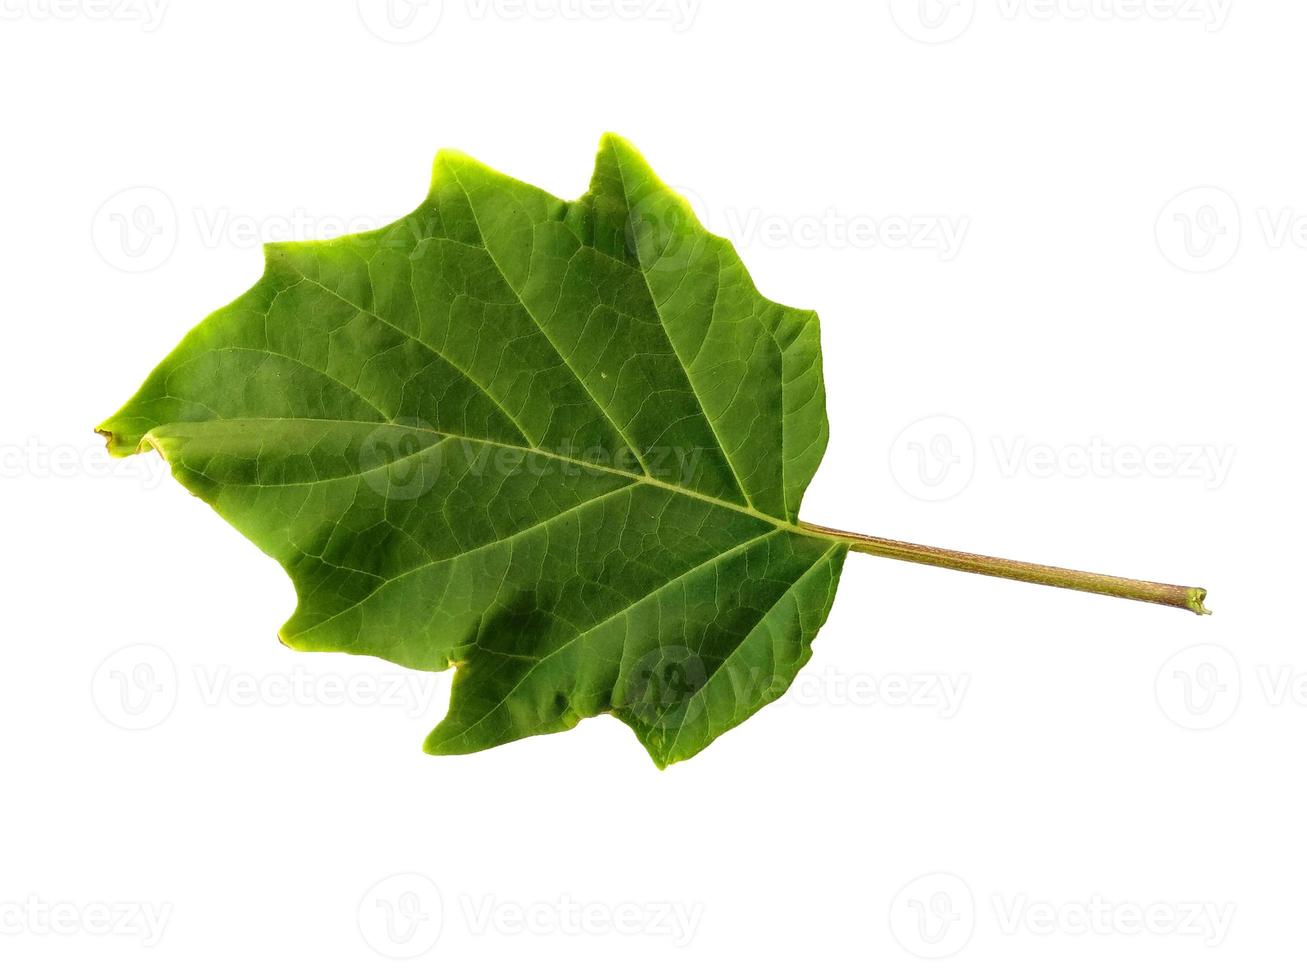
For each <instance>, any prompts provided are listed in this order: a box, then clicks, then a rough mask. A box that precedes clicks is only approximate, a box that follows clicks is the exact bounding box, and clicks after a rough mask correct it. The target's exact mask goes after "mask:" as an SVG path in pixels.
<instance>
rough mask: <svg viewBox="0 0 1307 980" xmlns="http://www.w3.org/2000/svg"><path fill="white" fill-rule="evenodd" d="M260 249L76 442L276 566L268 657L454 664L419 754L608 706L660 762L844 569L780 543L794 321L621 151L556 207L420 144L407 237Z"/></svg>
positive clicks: (699, 742)
mask: <svg viewBox="0 0 1307 980" xmlns="http://www.w3.org/2000/svg"><path fill="white" fill-rule="evenodd" d="M266 257H267V262H266V269H265V271H264V275H263V277H262V278H261V279H260V280H259V281H258V282H257V283H256V284H255V285H254V287H253V288H252V289H250V291H249V292H247V293H245V294H244V295H243V296H241V297H240V298H238V299H237V300H236V301H235V302H233V303H232V304H231V305H230V306H227V307H225V308H224V309H221V310H219V311H217V312H216V313H214V314H212V315H211V316H209V317H208V318H207V319H206V320H204V321H203V322H202V323H201V324H200V325H199V326H197V327H196V328H195V329H194V330H192V331H191V332H190V334H188V335H187V336H186V338H185V339H184V340H183V341H182V342H181V344H180V345H179V346H178V347H177V349H176V350H174V351H173V352H172V353H171V354H170V355H168V357H167V358H165V359H164V361H163V362H162V363H161V364H160V365H159V366H158V367H157V368H156V369H155V370H154V371H153V373H151V374H150V376H149V377H148V379H147V380H146V381H145V383H144V385H143V386H142V387H141V389H140V391H139V392H137V394H136V395H135V396H133V397H132V398H131V399H130V400H129V401H128V402H127V404H126V405H124V406H123V407H122V408H121V409H120V410H119V411H118V412H117V413H116V414H115V415H114V416H112V417H111V418H110V419H108V420H107V421H106V422H104V423H103V424H102V425H101V427H100V429H101V431H102V432H104V433H105V434H106V436H107V437H108V440H109V448H110V451H111V452H113V453H114V454H115V455H126V454H130V453H133V452H137V451H139V450H141V449H143V448H149V447H153V448H155V449H157V450H158V451H159V452H160V453H161V454H162V455H163V456H164V457H165V458H166V459H167V461H168V462H169V464H170V466H171V468H172V471H173V473H174V475H175V476H176V477H177V479H178V480H180V481H181V482H182V483H183V484H184V485H185V486H186V487H187V488H188V489H189V490H190V491H191V492H192V493H194V494H195V495H197V496H199V497H200V498H202V499H203V500H205V501H206V502H208V503H209V504H210V505H211V506H212V507H213V508H214V509H215V510H216V511H217V512H218V513H219V514H221V515H222V516H223V517H224V518H225V519H226V520H227V521H229V522H230V523H231V524H233V525H234V526H235V527H236V528H237V529H239V530H240V531H241V533H242V534H244V535H245V536H246V537H248V538H249V539H250V540H251V541H253V542H254V543H255V544H256V545H257V546H258V547H259V548H261V549H262V550H263V551H265V552H266V553H267V554H269V555H271V556H272V557H273V558H275V559H276V560H277V561H278V562H280V563H281V565H282V566H283V567H284V568H285V569H286V571H287V572H288V573H289V575H290V577H291V579H292V581H293V582H294V585H295V589H296V593H297V595H298V605H297V607H296V609H295V612H294V615H293V616H292V617H291V618H290V620H289V621H288V622H287V623H286V624H285V625H284V626H283V627H282V629H281V633H280V636H281V639H282V641H283V642H285V643H286V644H287V645H288V646H290V647H292V648H294V649H297V650H324V651H326V650H332V651H347V652H350V653H359V654H370V655H373V656H377V657H384V658H386V659H387V660H391V661H393V662H395V663H398V664H402V665H405V666H407V667H412V668H416V669H421V670H443V669H445V668H446V667H448V666H450V665H451V664H452V665H454V666H456V667H457V674H456V676H455V680H454V685H453V694H452V697H451V701H450V707H449V712H448V714H447V716H446V717H445V719H444V720H443V721H442V722H440V724H439V725H438V726H437V727H436V728H435V730H434V731H433V732H432V733H431V734H430V736H429V737H428V738H427V742H426V748H427V750H428V751H430V752H433V753H437V754H442V753H462V752H472V751H476V750H478V749H484V748H488V747H490V746H494V745H499V744H501V743H504V742H508V741H512V740H514V739H518V738H523V737H525V736H528V735H537V734H543V733H547V732H557V731H562V730H565V729H567V728H570V727H572V726H573V725H575V724H576V723H577V722H578V721H579V720H580V719H582V718H587V717H591V716H594V715H597V714H600V713H603V712H611V713H612V714H614V715H615V716H617V717H618V718H620V719H622V720H623V721H624V722H626V723H627V724H628V725H630V726H631V728H632V729H634V731H635V732H636V734H637V736H638V737H639V739H640V741H641V742H642V743H643V744H644V746H645V747H646V748H647V749H648V751H649V753H650V755H651V756H652V757H653V759H654V761H655V762H656V763H657V764H658V765H659V766H665V765H667V764H668V763H671V762H675V761H678V760H681V759H685V758H688V757H690V756H692V755H694V754H695V753H696V752H698V751H699V750H701V749H702V748H704V746H706V745H707V744H708V743H709V742H711V741H712V740H713V739H714V738H716V737H717V736H718V735H720V734H721V733H722V732H724V731H726V730H727V729H729V728H731V727H733V726H734V725H736V724H738V723H739V722H741V721H742V720H744V719H745V718H747V717H748V716H749V715H751V714H752V713H753V712H754V711H756V710H757V709H758V708H760V707H761V706H762V705H764V704H766V703H767V702H768V701H771V700H774V699H775V698H776V697H778V696H779V695H780V694H781V693H783V692H784V690H785V689H786V688H787V687H788V686H789V684H790V682H791V681H792V679H793V677H794V675H795V673H796V672H797V671H798V669H799V668H800V667H801V666H802V665H803V664H804V663H805V662H806V661H807V659H808V658H809V656H810V655H811V643H812V639H813V637H814V635H815V634H816V632H817V630H818V629H819V628H820V627H821V625H822V623H823V622H824V620H825V618H826V615H827V613H828V612H829V609H830V604H831V601H832V599H833V597H834V593H835V588H836V584H837V582H838V579H839V573H840V568H841V565H842V563H843V560H844V557H845V554H846V552H847V547H846V546H845V545H844V544H841V543H838V542H833V541H831V540H830V539H828V538H824V537H822V536H820V535H815V534H813V533H811V532H808V531H805V530H804V529H802V528H800V527H799V526H798V525H797V523H796V522H797V514H798V509H799V503H800V501H801V500H802V497H803V493H804V490H805V488H806V487H807V485H808V483H809V481H810V480H811V479H812V476H813V474H814V472H815V471H816V468H817V465H818V463H819V462H820V460H821V456H822V453H823V451H824V450H825V446H826V438H827V423H826V414H825V391H824V388H823V384H822V371H821V354H820V349H819V343H818V324H817V317H816V315H815V314H813V313H811V312H809V311H805V310H797V309H792V308H789V307H786V306H782V305H780V304H777V303H773V302H771V301H769V300H767V299H764V298H763V297H762V296H761V295H760V294H759V293H758V291H757V290H756V289H755V287H754V285H753V283H752V281H751V280H750V278H749V275H748V273H747V272H746V271H745V269H744V266H743V265H742V263H741V262H740V259H739V257H738V256H737V255H736V253H735V250H734V249H733V248H732V247H731V245H730V244H729V243H728V242H726V241H724V240H723V239H721V238H718V237H716V236H713V235H711V234H709V233H708V232H707V231H705V230H704V228H703V227H702V226H701V225H700V224H699V222H698V220H697V219H696V218H695V216H694V214H693V212H692V211H691V210H690V208H689V207H688V205H687V204H686V203H685V202H684V201H683V200H682V199H681V198H680V197H679V196H677V195H676V194H674V193H673V192H671V191H670V190H669V189H668V188H667V187H666V186H665V185H664V184H663V183H662V182H661V181H660V180H659V179H658V178H657V177H656V176H655V175H654V173H653V172H652V170H651V169H650V168H649V166H648V165H647V164H646V163H645V161H644V160H643V159H642V158H641V157H640V155H639V154H638V153H637V152H636V151H635V150H634V149H633V148H632V147H631V146H630V145H629V144H628V143H626V142H625V141H623V140H621V139H619V138H617V137H612V136H608V137H605V138H604V140H603V141H602V143H601V146H600V150H599V154H598V157H597V160H596V164H595V171H594V175H593V178H592V180H591V184H590V189H589V191H588V192H587V193H586V194H585V195H584V196H583V197H581V198H580V199H579V200H577V201H570V202H569V201H563V200H560V199H558V198H556V197H553V196H552V195H550V194H548V193H546V192H545V191H542V190H539V189H537V188H535V187H531V186H529V185H527V184H523V183H521V182H519V181H516V180H513V179H511V178H509V177H506V176H504V175H502V174H499V173H496V172H495V171H493V170H490V169H489V168H487V167H485V166H484V165H482V164H480V163H477V162H476V161H474V160H472V159H470V158H468V157H466V156H463V155H461V154H457V153H450V152H442V153H441V154H440V155H439V156H438V157H437V158H436V164H435V168H434V177H433V180H432V186H431V191H430V194H429V195H428V197H427V198H426V200H425V201H423V202H422V204H421V206H420V207H418V209H417V210H416V211H414V212H413V213H412V214H410V215H409V216H407V217H406V218H403V219H401V220H400V221H398V222H396V223H394V224H392V225H390V226H388V227H386V228H382V229H380V230H378V231H375V232H370V233H366V234H361V235H351V236H347V237H344V238H339V239H335V240H332V241H324V242H308V243H299V244H280V245H271V246H268V247H267V249H266ZM216 614H218V611H217V610H215V615H216Z"/></svg>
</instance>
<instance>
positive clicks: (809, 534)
mask: <svg viewBox="0 0 1307 980" xmlns="http://www.w3.org/2000/svg"><path fill="white" fill-rule="evenodd" d="M231 422H278V423H282V424H284V423H287V422H319V423H323V424H326V425H365V426H368V427H370V428H373V429H377V428H383V427H384V428H391V429H402V430H405V431H408V432H424V433H427V434H429V435H436V436H440V437H441V438H442V439H462V440H464V441H466V442H474V443H478V444H480V445H483V446H493V447H495V448H497V449H507V450H511V451H513V452H519V453H536V454H537V455H540V456H545V457H548V458H549V459H554V460H557V461H558V462H560V463H572V464H574V465H576V466H583V467H585V468H586V469H590V470H594V471H596V472H599V473H608V474H611V475H613V476H620V477H625V478H626V479H628V480H630V481H631V482H632V483H643V484H646V485H648V486H651V487H656V488H658V489H660V490H665V491H667V492H668V493H679V494H682V495H684V496H686V497H693V498H694V499H695V500H702V501H703V502H705V503H708V504H714V505H716V506H718V507H725V508H726V509H727V510H733V511H735V512H737V513H740V514H747V515H748V516H750V517H754V518H757V519H758V520H760V521H766V522H767V523H769V524H772V525H774V526H775V527H778V528H783V529H785V530H786V531H791V532H793V533H794V534H798V535H801V536H803V537H805V538H816V539H818V540H821V541H828V542H834V543H836V544H841V545H843V546H845V547H847V545H848V543H847V542H845V541H841V540H839V539H838V538H836V537H834V536H833V535H828V534H822V533H820V532H817V531H812V530H809V529H808V528H806V527H804V526H802V525H800V524H792V523H790V522H789V521H787V520H784V519H782V518H779V517H776V516H774V515H772V514H767V513H764V512H763V511H760V510H756V509H754V508H753V507H748V506H745V505H743V504H737V503H733V502H732V501H729V500H722V499H721V498H720V497H713V496H711V495H709V494H706V493H699V491H697V490H691V489H690V488H688V487H683V486H680V485H679V484H675V483H667V482H665V481H663V480H659V479H657V478H656V477H653V476H648V475H646V474H643V473H632V472H631V471H630V470H619V469H617V468H616V467H613V466H605V465H603V464H602V463H594V462H590V461H589V460H584V459H577V458H576V457H575V456H564V455H563V454H561V453H555V452H551V451H550V450H548V449H544V448H542V447H540V446H521V445H513V444H512V443H509V442H499V441H497V440H495V439H487V438H484V437H482V436H471V435H465V434H463V433H459V432H443V431H441V430H440V429H435V428H431V427H430V426H422V425H408V424H406V423H403V422H394V421H390V420H386V421H384V422H370V421H366V420H363V419H323V418H306V417H303V416H297V417H295V418H280V419H278V418H259V417H254V418H252V417H243V418H232V419H207V420H204V421H198V422H173V423H170V424H166V425H162V426H159V427H158V429H154V430H151V432H149V433H147V434H146V437H145V439H144V440H142V441H143V442H148V443H150V444H151V445H152V446H153V448H155V449H156V450H157V449H158V448H159V447H158V445H157V444H156V443H155V442H154V441H153V440H152V439H151V438H150V436H151V435H152V434H154V433H155V432H157V431H158V430H159V429H167V428H175V427H180V426H197V427H199V426H212V425H223V424H226V423H231ZM160 455H164V454H163V452H162V451H160Z"/></svg>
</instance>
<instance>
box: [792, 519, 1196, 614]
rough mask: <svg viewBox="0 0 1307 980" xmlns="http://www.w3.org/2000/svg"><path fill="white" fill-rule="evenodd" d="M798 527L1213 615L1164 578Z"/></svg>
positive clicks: (949, 563)
mask: <svg viewBox="0 0 1307 980" xmlns="http://www.w3.org/2000/svg"><path fill="white" fill-rule="evenodd" d="M799 527H800V528H802V529H804V530H806V531H809V532H811V533H813V534H815V535H817V536H819V537H823V538H828V539H830V540H832V541H841V542H843V543H845V544H847V545H848V546H849V549H850V550H851V551H857V552H861V553H862V554H864V555H877V556H879V557H881V558H894V559H897V560H899V561H910V562H915V563H917V564H918V565H934V566H936V567H938V568H951V569H954V570H955V571H959V572H972V573H974V574H976V575H992V576H994V577H995V578H1006V579H1011V580H1013V581H1015V582H1032V583H1034V584H1035V585H1051V586H1054V587H1055V588H1059V589H1075V590H1076V591H1079V592H1095V593H1097V594H1098V595H1109V596H1115V597H1117V598H1118V599H1133V600H1135V601H1136V602H1153V603H1157V604H1158V605H1162V606H1174V607H1176V608H1177V609H1188V610H1189V611H1190V612H1192V613H1197V614H1198V615H1200V616H1208V615H1211V610H1209V609H1208V608H1207V607H1206V606H1204V605H1203V600H1204V599H1205V598H1207V590H1206V589H1200V588H1195V587H1191V586H1185V585H1164V584H1162V583H1161V582H1145V581H1142V580H1140V579H1133V578H1120V577H1118V576H1116V575H1100V574H1098V573H1097V572H1078V571H1075V570H1073V569H1070V568H1057V567H1055V566H1053V565H1036V564H1032V563H1031V562H1024V561H1013V560H1012V559H1010V558H991V557H988V556H986V555H973V554H970V553H968V552H965V551H950V550H948V549H946V548H932V547H930V546H929V545H922V544H911V543H909V542H907V541H894V540H891V539H890V538H875V537H871V536H870V535H866V534H855V533H854V532H852V531H837V530H835V529H834V528H829V527H822V526H821V525H820V524H809V523H808V522H807V521H800V522H799Z"/></svg>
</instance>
